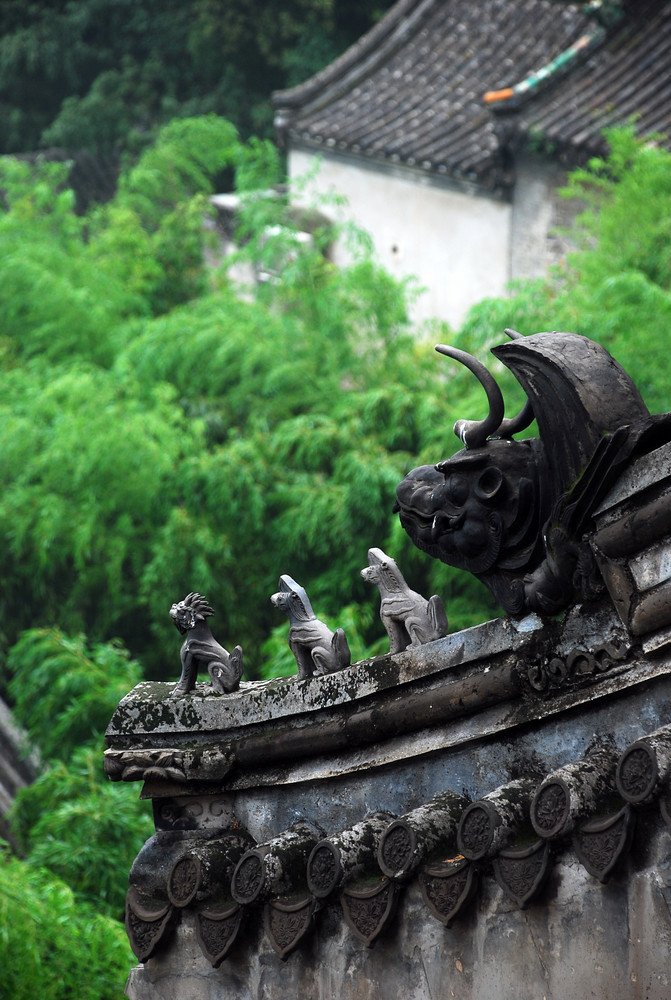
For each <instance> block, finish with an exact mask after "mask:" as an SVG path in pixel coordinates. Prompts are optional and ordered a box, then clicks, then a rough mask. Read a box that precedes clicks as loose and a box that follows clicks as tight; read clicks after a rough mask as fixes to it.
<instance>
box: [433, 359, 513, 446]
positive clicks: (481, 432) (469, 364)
mask: <svg viewBox="0 0 671 1000" xmlns="http://www.w3.org/2000/svg"><path fill="white" fill-rule="evenodd" d="M436 350H437V351H438V353H439V354H444V355H445V356H446V357H448V358H454V360H455V361H460V362H461V364H462V365H465V366H466V368H468V370H469V371H471V372H473V374H474V375H475V377H476V378H477V380H478V382H480V384H481V385H482V387H483V389H484V390H485V392H486V393H487V401H488V402H489V414H488V416H486V417H485V419H484V420H457V422H456V424H455V425H454V433H455V434H456V435H457V437H458V438H461V440H462V441H463V443H464V446H465V447H466V448H479V447H480V446H481V445H483V444H484V443H485V441H486V440H487V438H488V437H489V435H490V434H494V433H495V432H496V431H497V430H498V429H499V427H500V426H501V424H502V422H503V417H504V414H505V405H504V402H503V395H502V393H501V390H500V388H499V386H498V384H497V382H496V380H495V378H494V376H493V375H492V374H491V373H490V372H488V371H487V369H486V368H485V366H484V365H483V364H482V362H481V361H478V359H477V358H474V357H473V355H472V354H467V352H466V351H460V350H459V348H457V347H447V346H446V345H445V344H437V345H436Z"/></svg>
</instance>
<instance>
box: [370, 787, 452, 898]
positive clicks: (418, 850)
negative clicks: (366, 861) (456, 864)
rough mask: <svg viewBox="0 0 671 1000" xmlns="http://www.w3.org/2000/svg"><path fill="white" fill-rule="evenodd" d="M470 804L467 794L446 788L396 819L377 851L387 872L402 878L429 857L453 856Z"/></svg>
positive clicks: (392, 876)
mask: <svg viewBox="0 0 671 1000" xmlns="http://www.w3.org/2000/svg"><path fill="white" fill-rule="evenodd" d="M467 805H468V799H467V798H465V796H463V795H459V794H457V793H456V792H451V791H447V792H443V793H441V794H440V795H436V796H435V797H434V798H433V799H432V800H431V801H430V802H427V803H426V804H425V805H422V806H419V808H418V809H413V810H412V812H409V813H406V815H405V816H402V817H401V818H400V819H397V820H394V822H393V823H391V824H390V825H389V826H388V827H387V829H386V830H385V832H384V834H383V835H382V839H381V840H380V846H379V848H378V852H377V860H378V864H379V865H380V868H381V869H382V871H383V872H384V874H385V875H388V876H389V877H390V878H402V877H403V876H405V875H409V874H410V872H412V871H414V870H415V869H416V868H418V867H419V865H420V864H421V863H422V862H423V861H426V860H428V859H429V858H435V857H436V856H440V855H441V854H442V856H443V858H444V857H446V856H447V857H451V856H453V855H454V854H455V852H456V850H455V849H456V842H457V825H458V823H459V819H460V817H461V814H462V813H463V811H464V809H465V808H466V806H467Z"/></svg>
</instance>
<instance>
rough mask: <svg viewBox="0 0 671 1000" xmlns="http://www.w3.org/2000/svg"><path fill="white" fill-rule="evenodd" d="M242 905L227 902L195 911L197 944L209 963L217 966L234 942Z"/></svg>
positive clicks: (240, 919)
mask: <svg viewBox="0 0 671 1000" xmlns="http://www.w3.org/2000/svg"><path fill="white" fill-rule="evenodd" d="M243 912H244V911H243V909H242V907H240V906H238V904H237V903H231V902H227V903H224V904H222V905H220V906H207V907H204V908H203V909H202V910H199V911H198V912H197V913H196V936H197V938H198V944H199V945H200V950H201V951H202V953H203V955H204V956H205V958H206V959H207V960H208V962H209V963H210V965H212V966H214V968H215V969H216V968H218V967H219V966H220V965H221V963H222V962H223V960H224V959H225V958H226V956H227V955H228V953H229V951H230V950H231V948H232V947H233V945H234V943H235V939H236V938H237V936H238V931H239V930H240V924H241V923H242V916H243Z"/></svg>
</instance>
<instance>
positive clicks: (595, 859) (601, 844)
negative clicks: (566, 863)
mask: <svg viewBox="0 0 671 1000" xmlns="http://www.w3.org/2000/svg"><path fill="white" fill-rule="evenodd" d="M633 832H634V814H633V812H632V810H631V806H630V805H628V804H627V805H626V806H624V807H623V808H622V809H620V810H619V812H617V813H615V815H612V816H608V817H606V818H605V819H604V818H603V817H601V818H599V819H595V820H593V821H592V822H590V823H586V824H585V825H584V826H582V827H581V828H580V829H579V830H578V831H577V832H576V833H575V834H574V835H573V846H574V849H575V852H576V854H577V856H578V859H579V861H580V863H581V864H582V865H584V867H585V868H586V869H587V871H588V872H589V873H590V875H594V877H595V878H598V879H599V881H600V882H606V881H607V880H608V878H609V877H610V874H611V872H612V871H613V868H614V867H615V865H616V864H617V862H618V861H619V860H620V858H621V857H622V856H623V855H625V854H626V853H627V851H628V850H629V848H630V846H631V840H632V836H633Z"/></svg>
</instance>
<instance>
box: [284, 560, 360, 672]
mask: <svg viewBox="0 0 671 1000" xmlns="http://www.w3.org/2000/svg"><path fill="white" fill-rule="evenodd" d="M279 588H280V589H279V590H278V592H277V593H276V594H273V595H272V597H271V598H270V600H271V603H272V604H273V605H274V607H276V608H279V609H280V611H284V613H285V614H286V615H287V617H288V619H289V626H290V627H289V648H290V649H291V652H292V653H293V654H294V656H295V657H296V663H297V664H298V679H299V680H302V679H303V678H305V677H311V676H312V675H313V674H315V675H320V674H330V673H333V672H334V671H336V670H342V669H343V668H344V667H348V666H349V664H350V662H351V659H352V658H351V654H350V649H349V644H348V642H347V637H346V635H345V633H344V631H343V630H342V629H341V628H338V629H336V630H335V632H332V631H331V629H330V628H329V627H328V625H325V624H324V622H322V621H320V620H319V619H318V618H317V617H316V615H315V613H314V611H313V610H312V605H311V604H310V599H309V597H308V595H307V593H306V592H305V590H304V589H303V587H301V585H300V584H299V583H296V581H295V580H292V579H291V577H290V576H286V575H283V576H281V577H280V582H279Z"/></svg>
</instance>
